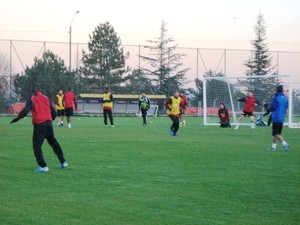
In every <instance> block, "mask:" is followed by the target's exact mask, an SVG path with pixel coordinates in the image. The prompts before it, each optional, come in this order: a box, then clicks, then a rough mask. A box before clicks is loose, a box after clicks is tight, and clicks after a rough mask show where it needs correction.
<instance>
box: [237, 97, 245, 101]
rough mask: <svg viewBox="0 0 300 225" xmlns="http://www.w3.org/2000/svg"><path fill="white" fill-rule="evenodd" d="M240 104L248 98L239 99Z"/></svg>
mask: <svg viewBox="0 0 300 225" xmlns="http://www.w3.org/2000/svg"><path fill="white" fill-rule="evenodd" d="M237 100H238V101H239V102H244V101H245V100H246V98H245V97H244V98H238V99H237Z"/></svg>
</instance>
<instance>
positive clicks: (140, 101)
mask: <svg viewBox="0 0 300 225" xmlns="http://www.w3.org/2000/svg"><path fill="white" fill-rule="evenodd" d="M141 103H142V100H141V98H139V110H141Z"/></svg>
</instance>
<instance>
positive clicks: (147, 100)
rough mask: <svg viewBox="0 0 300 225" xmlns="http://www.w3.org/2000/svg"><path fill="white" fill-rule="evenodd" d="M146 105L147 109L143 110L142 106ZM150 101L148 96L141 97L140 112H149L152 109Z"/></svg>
mask: <svg viewBox="0 0 300 225" xmlns="http://www.w3.org/2000/svg"><path fill="white" fill-rule="evenodd" d="M144 102H145V103H146V108H143V106H142V104H143V103H144ZM150 104H151V103H150V99H149V98H148V97H146V96H141V97H140V98H139V110H149V109H150Z"/></svg>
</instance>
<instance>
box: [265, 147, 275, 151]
mask: <svg viewBox="0 0 300 225" xmlns="http://www.w3.org/2000/svg"><path fill="white" fill-rule="evenodd" d="M267 150H268V151H270V152H276V148H272V147H270V148H268V149H267Z"/></svg>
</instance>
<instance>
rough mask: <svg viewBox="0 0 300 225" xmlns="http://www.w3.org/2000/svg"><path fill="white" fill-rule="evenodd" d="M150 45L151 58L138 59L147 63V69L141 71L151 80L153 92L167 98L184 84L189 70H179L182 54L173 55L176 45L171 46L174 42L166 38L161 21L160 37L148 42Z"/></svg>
mask: <svg viewBox="0 0 300 225" xmlns="http://www.w3.org/2000/svg"><path fill="white" fill-rule="evenodd" d="M147 42H149V43H150V44H151V46H150V47H149V49H150V50H151V52H152V53H151V56H141V55H140V57H141V58H142V59H143V60H145V61H146V62H147V64H148V65H149V67H148V68H146V67H142V68H141V69H142V70H143V71H144V72H145V74H146V75H148V77H149V78H150V79H151V82H152V84H153V86H154V87H155V90H154V91H155V92H156V93H160V94H166V95H168V96H170V95H172V93H173V92H174V91H176V90H178V89H179V88H180V87H181V86H182V85H183V84H184V82H185V77H184V76H185V74H186V72H187V71H188V70H189V68H187V69H181V70H180V67H181V66H182V62H181V60H182V58H183V57H184V56H185V55H184V54H180V53H175V50H176V48H177V46H178V45H177V44H175V45H172V43H173V42H174V40H173V39H172V38H168V37H167V29H166V24H165V22H164V21H162V25H161V28H160V37H159V38H157V39H156V40H148V41H147Z"/></svg>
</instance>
